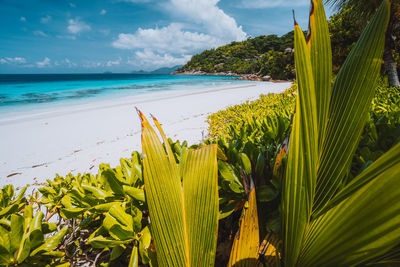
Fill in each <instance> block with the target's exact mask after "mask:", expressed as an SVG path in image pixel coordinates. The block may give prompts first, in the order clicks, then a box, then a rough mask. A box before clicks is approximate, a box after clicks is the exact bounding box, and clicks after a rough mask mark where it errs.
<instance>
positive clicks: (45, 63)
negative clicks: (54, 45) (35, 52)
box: [36, 57, 51, 68]
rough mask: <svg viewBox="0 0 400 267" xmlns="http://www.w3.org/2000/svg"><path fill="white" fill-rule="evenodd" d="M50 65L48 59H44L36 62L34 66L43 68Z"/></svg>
mask: <svg viewBox="0 0 400 267" xmlns="http://www.w3.org/2000/svg"><path fill="white" fill-rule="evenodd" d="M50 63H51V60H50V58H48V57H45V58H44V59H43V61H38V62H36V66H37V67H38V68H44V67H48V66H50Z"/></svg>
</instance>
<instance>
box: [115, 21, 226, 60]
mask: <svg viewBox="0 0 400 267" xmlns="http://www.w3.org/2000/svg"><path fill="white" fill-rule="evenodd" d="M222 43H223V41H222V40H221V39H219V38H217V37H214V36H211V35H208V34H203V33H197V32H190V31H185V30H183V29H182V25H181V24H179V23H171V24H170V25H169V26H167V27H162V28H155V29H141V28H139V29H138V30H137V31H136V33H134V34H126V33H121V34H119V36H118V40H116V41H115V42H113V44H112V45H113V46H114V47H115V48H120V49H145V48H147V49H151V50H154V51H156V52H158V53H176V54H185V53H191V52H193V51H199V50H202V49H205V48H210V47H215V46H218V45H221V44H222Z"/></svg>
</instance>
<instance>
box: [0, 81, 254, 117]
mask: <svg viewBox="0 0 400 267" xmlns="http://www.w3.org/2000/svg"><path fill="white" fill-rule="evenodd" d="M246 82H248V81H242V80H236V79H235V78H234V77H225V76H188V75H151V74H45V75H43V74H34V75H19V74H18V75H4V74H1V75H0V114H4V113H7V112H18V111H27V110H34V109H37V108H46V107H51V106H54V105H57V106H60V105H74V104H81V103H88V102H92V101H96V100H100V99H101V100H105V99H110V98H123V97H126V96H135V95H143V94H151V93H154V92H173V91H176V90H185V91H191V90H199V89H201V88H204V89H214V88H218V87H222V86H229V85H233V84H242V83H246Z"/></svg>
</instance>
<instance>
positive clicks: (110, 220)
mask: <svg viewBox="0 0 400 267" xmlns="http://www.w3.org/2000/svg"><path fill="white" fill-rule="evenodd" d="M103 226H104V228H105V229H107V231H108V232H109V233H110V235H111V236H112V237H113V238H115V239H119V240H127V239H131V238H133V235H134V232H133V219H132V216H131V215H129V214H127V213H126V212H125V210H124V209H123V208H122V207H121V206H120V205H115V206H113V207H112V208H111V209H110V210H109V212H108V213H107V214H106V217H105V218H104V220H103Z"/></svg>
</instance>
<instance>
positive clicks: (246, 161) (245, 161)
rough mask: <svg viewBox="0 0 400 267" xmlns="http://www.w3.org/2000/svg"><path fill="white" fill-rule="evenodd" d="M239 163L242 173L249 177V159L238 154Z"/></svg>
mask: <svg viewBox="0 0 400 267" xmlns="http://www.w3.org/2000/svg"><path fill="white" fill-rule="evenodd" d="M240 161H241V163H242V167H243V169H244V172H245V173H246V174H247V175H250V174H251V163H250V159H249V157H247V155H246V154H244V153H240Z"/></svg>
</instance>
